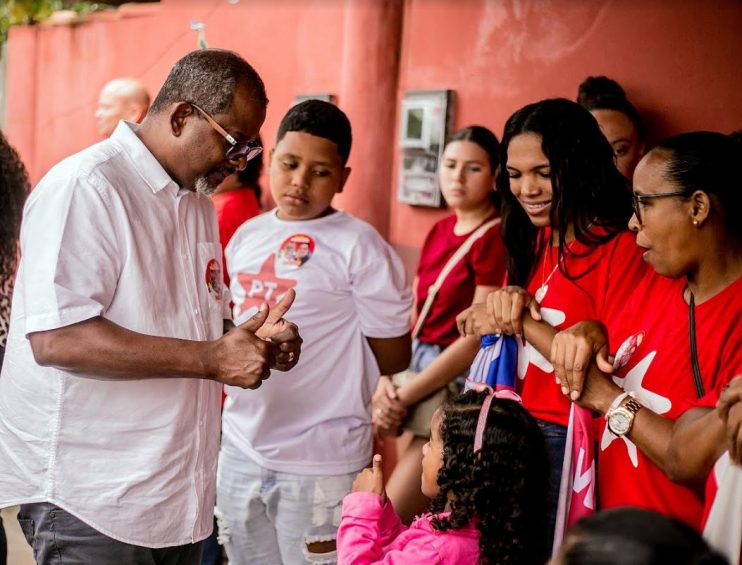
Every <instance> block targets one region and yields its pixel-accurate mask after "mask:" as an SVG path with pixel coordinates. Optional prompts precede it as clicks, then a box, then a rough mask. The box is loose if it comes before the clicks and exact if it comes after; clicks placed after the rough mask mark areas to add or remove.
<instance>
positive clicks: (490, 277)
mask: <svg viewBox="0 0 742 565" xmlns="http://www.w3.org/2000/svg"><path fill="white" fill-rule="evenodd" d="M495 217H497V214H492V215H491V216H490V217H489V218H487V219H486V220H485V221H483V222H482V224H484V223H486V222H489V221H490V220H491V219H493V218H495ZM482 224H480V226H481V225H482ZM455 225H456V216H455V215H452V216H448V217H447V218H443V219H442V220H440V221H439V222H437V223H436V224H435V225H434V226H433V228H432V229H431V230H430V232H428V235H427V237H426V238H425V243H424V244H423V248H422V251H421V253H420V263H419V264H418V267H417V279H418V282H417V289H416V291H417V292H416V296H417V314H418V315H419V314H420V311H421V310H422V307H423V304H425V299H426V298H427V297H428V288H429V287H430V286H431V285H432V284H433V283H434V282H435V280H436V279H437V278H438V275H439V274H440V272H441V271H442V270H443V267H444V266H445V265H446V263H447V262H448V260H449V259H450V258H451V256H452V255H453V254H454V253H456V250H457V249H458V248H459V247H460V246H461V245H462V244H463V243H464V242H465V241H466V240H467V239H468V238H469V236H470V235H471V234H472V233H473V232H474V231H475V230H476V229H479V226H477V227H476V228H474V230H472V231H471V232H469V233H467V234H464V235H456V234H455V233H454V232H453V228H454V226H455ZM505 273H506V265H505V246H504V244H503V242H502V237H501V236H500V224H497V225H495V226H493V227H491V228H490V229H489V230H487V232H486V233H485V234H484V235H483V236H482V237H480V238H479V239H478V240H477V241H475V242H474V245H472V247H471V249H470V250H469V252H468V253H467V254H466V255H465V256H464V258H463V259H461V261H459V262H458V263H457V264H456V266H455V267H454V268H453V270H452V271H451V272H450V273H449V275H448V277H446V280H445V281H444V283H443V286H442V287H441V289H440V290H439V291H438V294H437V296H436V298H435V301H434V302H433V306H432V307H431V308H430V312H429V313H428V316H427V318H426V319H425V323H424V324H423V327H422V329H421V331H420V334H419V335H418V339H419V340H420V341H421V342H423V343H432V344H435V345H442V346H446V345H450V344H451V343H453V342H454V341H456V339H457V338H458V337H459V332H458V330H457V329H456V316H457V315H458V314H459V313H460V312H461V311H463V310H466V309H467V308H468V307H469V306H471V303H472V300H473V299H474V289H475V287H477V286H498V287H499V286H502V284H503V281H504V280H505Z"/></svg>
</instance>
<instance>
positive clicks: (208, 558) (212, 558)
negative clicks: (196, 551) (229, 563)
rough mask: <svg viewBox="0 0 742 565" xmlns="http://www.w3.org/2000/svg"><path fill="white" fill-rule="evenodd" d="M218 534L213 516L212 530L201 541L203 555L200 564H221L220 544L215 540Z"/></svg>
mask: <svg viewBox="0 0 742 565" xmlns="http://www.w3.org/2000/svg"><path fill="white" fill-rule="evenodd" d="M218 534H219V530H218V526H217V524H216V518H214V531H213V532H211V535H210V536H209V537H207V538H206V539H205V540H204V541H203V544H204V545H203V549H204V551H203V555H202V556H201V565H222V561H224V559H223V552H222V546H221V545H219V542H218V541H217V535H218Z"/></svg>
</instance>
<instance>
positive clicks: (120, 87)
mask: <svg viewBox="0 0 742 565" xmlns="http://www.w3.org/2000/svg"><path fill="white" fill-rule="evenodd" d="M148 109H149V94H147V90H146V89H145V88H144V85H143V84H142V83H141V82H139V81H138V80H137V79H135V78H131V77H123V78H115V79H113V80H112V81H110V82H108V83H106V85H105V86H104V87H103V89H102V90H101V91H100V96H99V97H98V107H97V108H96V110H95V124H96V126H97V128H98V133H99V134H100V135H101V137H109V136H110V135H111V134H112V133H113V130H115V129H116V126H117V125H118V123H119V121H120V120H126V121H127V122H134V123H137V124H138V123H139V122H141V121H142V120H143V119H144V116H145V115H146V114H147V110H148Z"/></svg>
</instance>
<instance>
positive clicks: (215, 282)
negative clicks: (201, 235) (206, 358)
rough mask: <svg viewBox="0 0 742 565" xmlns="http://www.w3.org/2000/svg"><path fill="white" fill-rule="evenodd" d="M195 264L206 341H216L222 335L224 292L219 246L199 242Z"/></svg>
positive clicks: (220, 248)
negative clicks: (197, 270) (197, 271)
mask: <svg viewBox="0 0 742 565" xmlns="http://www.w3.org/2000/svg"><path fill="white" fill-rule="evenodd" d="M197 264H198V269H199V270H200V273H201V274H200V280H198V281H197V283H198V298H199V302H200V303H201V309H202V310H203V318H204V324H205V325H206V328H207V332H208V335H207V339H217V338H218V337H220V336H221V335H222V333H223V326H224V314H225V310H224V300H225V292H226V289H225V286H224V272H223V268H224V267H223V265H222V247H221V245H219V244H218V243H213V242H210V241H201V242H199V243H198V248H197Z"/></svg>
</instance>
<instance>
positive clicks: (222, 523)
mask: <svg viewBox="0 0 742 565" xmlns="http://www.w3.org/2000/svg"><path fill="white" fill-rule="evenodd" d="M214 517H215V518H216V543H218V544H219V545H224V544H225V543H227V542H229V523H228V522H227V520H226V518H224V515H223V514H222V513H221V512H219V510H218V509H216V508H215V509H214Z"/></svg>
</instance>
